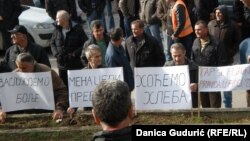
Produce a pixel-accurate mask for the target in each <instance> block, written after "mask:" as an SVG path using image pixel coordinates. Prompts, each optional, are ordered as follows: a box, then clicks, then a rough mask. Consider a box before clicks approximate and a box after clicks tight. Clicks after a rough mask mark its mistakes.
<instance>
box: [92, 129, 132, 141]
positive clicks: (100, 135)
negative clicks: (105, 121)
mask: <svg viewBox="0 0 250 141" xmlns="http://www.w3.org/2000/svg"><path fill="white" fill-rule="evenodd" d="M91 141H132V127H131V126H128V127H125V128H122V129H119V130H114V131H99V132H97V133H95V134H94V136H93V138H92V140H91Z"/></svg>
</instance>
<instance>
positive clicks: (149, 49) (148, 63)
mask: <svg viewBox="0 0 250 141" xmlns="http://www.w3.org/2000/svg"><path fill="white" fill-rule="evenodd" d="M142 42H143V43H142V44H141V45H138V46H137V44H136V38H134V37H133V35H132V36H130V37H128V39H127V40H126V43H125V48H126V52H127V56H128V59H129V62H130V66H131V68H132V69H134V67H160V66H163V65H164V63H165V61H166V59H165V55H164V52H163V48H162V46H161V45H160V43H159V42H158V41H157V40H156V39H155V38H154V37H152V36H151V35H148V34H147V33H144V40H143V41H142Z"/></svg>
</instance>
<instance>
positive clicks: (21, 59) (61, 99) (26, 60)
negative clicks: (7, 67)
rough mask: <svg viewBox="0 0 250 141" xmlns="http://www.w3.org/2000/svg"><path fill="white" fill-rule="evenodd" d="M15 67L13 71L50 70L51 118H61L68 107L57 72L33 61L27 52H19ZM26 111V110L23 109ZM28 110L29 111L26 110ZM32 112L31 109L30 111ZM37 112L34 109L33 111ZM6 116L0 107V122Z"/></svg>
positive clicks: (65, 89) (63, 88)
mask: <svg viewBox="0 0 250 141" xmlns="http://www.w3.org/2000/svg"><path fill="white" fill-rule="evenodd" d="M16 65H17V69H16V70H14V71H15V72H25V73H28V72H47V71H51V75H52V84H53V90H54V99H55V107H56V108H55V111H54V112H53V115H52V118H53V120H57V119H62V118H63V113H64V111H66V110H67V108H68V92H67V88H66V86H65V84H64V83H63V81H62V80H61V79H60V77H59V76H58V75H57V73H56V72H55V71H54V70H52V69H50V68H49V67H47V66H46V65H43V64H38V63H36V62H35V60H34V58H33V56H32V55H30V54H29V53H21V54H19V55H18V56H17V59H16ZM24 112H26V111H24ZM27 112H29V111H27ZM31 112H33V111H31ZM34 112H35V113H37V112H36V111H34ZM5 118H6V115H5V113H4V112H3V111H2V109H0V122H4V121H5Z"/></svg>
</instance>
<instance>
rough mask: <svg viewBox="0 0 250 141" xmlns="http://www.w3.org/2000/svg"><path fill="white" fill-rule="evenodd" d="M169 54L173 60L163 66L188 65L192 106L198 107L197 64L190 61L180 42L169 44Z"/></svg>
mask: <svg viewBox="0 0 250 141" xmlns="http://www.w3.org/2000/svg"><path fill="white" fill-rule="evenodd" d="M170 51H171V54H172V58H173V60H171V61H167V62H166V63H165V65H164V66H178V65H188V67H189V77H190V89H191V97H192V107H193V108H197V107H198V93H197V89H198V84H197V83H198V66H197V65H196V64H194V63H193V62H192V61H190V60H189V59H188V58H187V57H185V55H186V49H185V47H184V46H183V45H182V44H181V43H174V44H172V46H171V49H170Z"/></svg>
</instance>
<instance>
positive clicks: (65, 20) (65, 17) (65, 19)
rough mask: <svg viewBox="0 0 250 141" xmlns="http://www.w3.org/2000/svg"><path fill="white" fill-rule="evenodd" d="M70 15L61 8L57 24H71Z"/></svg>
mask: <svg viewBox="0 0 250 141" xmlns="http://www.w3.org/2000/svg"><path fill="white" fill-rule="evenodd" d="M69 20H70V15H69V13H68V12H67V11H65V10H59V11H58V12H57V14H56V22H57V25H59V26H62V27H63V28H67V27H68V25H69Z"/></svg>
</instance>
